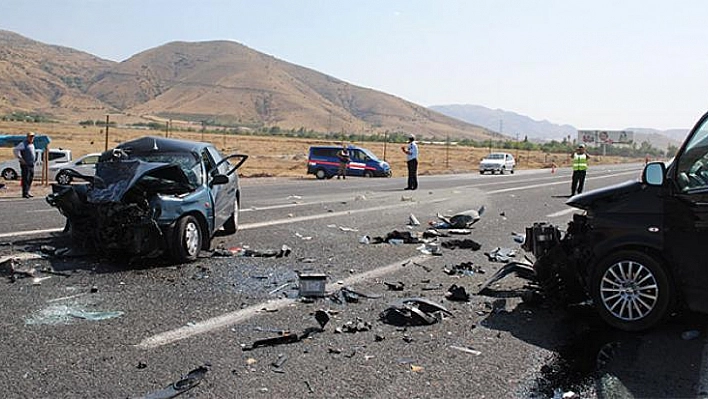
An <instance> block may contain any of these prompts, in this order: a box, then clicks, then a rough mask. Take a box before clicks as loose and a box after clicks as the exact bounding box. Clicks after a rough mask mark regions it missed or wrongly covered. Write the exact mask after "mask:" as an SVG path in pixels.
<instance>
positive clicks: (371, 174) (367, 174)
mask: <svg viewBox="0 0 708 399" xmlns="http://www.w3.org/2000/svg"><path fill="white" fill-rule="evenodd" d="M364 177H374V174H373V173H371V171H370V170H366V171H364Z"/></svg>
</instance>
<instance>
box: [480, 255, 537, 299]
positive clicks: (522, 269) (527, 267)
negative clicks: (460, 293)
mask: <svg viewBox="0 0 708 399" xmlns="http://www.w3.org/2000/svg"><path fill="white" fill-rule="evenodd" d="M511 273H516V275H517V276H519V277H521V278H524V279H527V280H534V279H535V278H536V272H535V270H534V268H533V265H531V264H529V263H522V262H510V263H507V264H506V265H504V266H502V267H501V268H500V269H499V270H497V271H496V273H494V274H493V275H492V276H491V277H490V278H489V279H487V281H485V282H484V283H482V285H480V286H479V290H478V291H477V293H478V294H480V295H481V294H483V293H484V291H485V290H486V289H488V288H489V287H490V286H491V285H492V284H494V283H496V282H497V281H499V280H501V279H502V278H504V277H506V276H508V275H509V274H511Z"/></svg>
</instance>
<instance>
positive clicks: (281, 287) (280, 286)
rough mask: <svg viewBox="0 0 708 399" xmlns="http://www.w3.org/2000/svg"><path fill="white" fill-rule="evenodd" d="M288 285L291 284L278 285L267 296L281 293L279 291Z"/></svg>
mask: <svg viewBox="0 0 708 399" xmlns="http://www.w3.org/2000/svg"><path fill="white" fill-rule="evenodd" d="M290 284H292V283H291V282H287V283H285V284H282V285H279V286H278V287H276V288H275V289H274V290H272V291H270V292H269V293H268V295H273V294H275V293H276V292H278V291H281V290H283V289H284V288H286V287H288V286H290Z"/></svg>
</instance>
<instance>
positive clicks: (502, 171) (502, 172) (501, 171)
mask: <svg viewBox="0 0 708 399" xmlns="http://www.w3.org/2000/svg"><path fill="white" fill-rule="evenodd" d="M504 172H506V168H505V167H504V166H502V168H501V169H499V174H500V175H503V174H504Z"/></svg>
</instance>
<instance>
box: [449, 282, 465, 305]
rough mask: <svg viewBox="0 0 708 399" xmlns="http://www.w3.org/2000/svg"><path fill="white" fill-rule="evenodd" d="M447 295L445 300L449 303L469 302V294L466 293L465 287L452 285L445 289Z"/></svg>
mask: <svg viewBox="0 0 708 399" xmlns="http://www.w3.org/2000/svg"><path fill="white" fill-rule="evenodd" d="M447 292H448V295H447V299H448V300H450V301H463V302H468V301H469V300H470V294H468V293H467V291H466V290H465V287H462V286H459V285H457V284H453V285H452V286H450V288H448V289H447Z"/></svg>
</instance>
